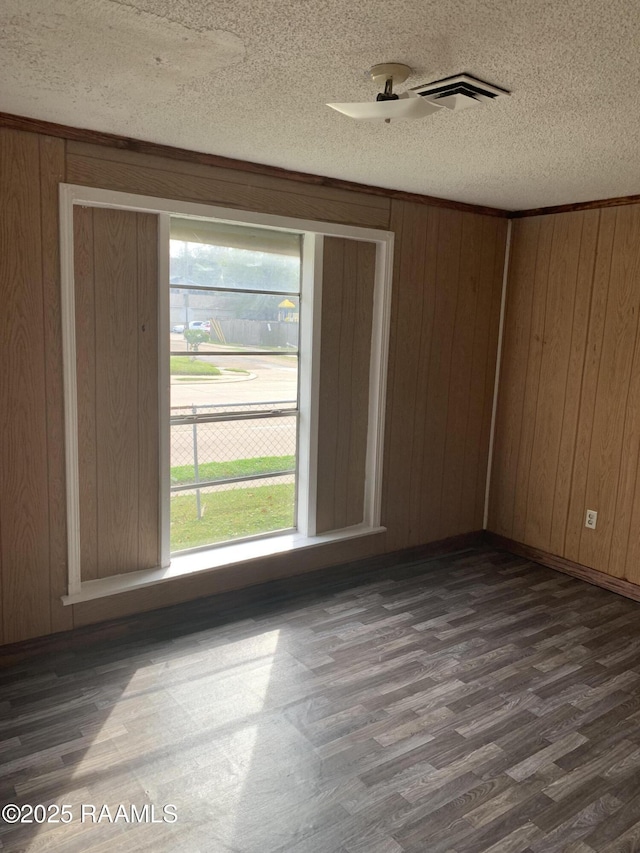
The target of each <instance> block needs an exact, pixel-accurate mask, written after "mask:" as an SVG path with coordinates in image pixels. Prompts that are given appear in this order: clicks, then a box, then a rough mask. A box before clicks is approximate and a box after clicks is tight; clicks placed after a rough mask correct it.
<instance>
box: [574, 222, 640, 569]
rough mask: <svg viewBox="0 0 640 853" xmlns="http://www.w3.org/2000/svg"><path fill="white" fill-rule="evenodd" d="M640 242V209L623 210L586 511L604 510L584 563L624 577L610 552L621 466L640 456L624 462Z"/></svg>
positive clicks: (585, 539) (585, 541)
mask: <svg viewBox="0 0 640 853" xmlns="http://www.w3.org/2000/svg"><path fill="white" fill-rule="evenodd" d="M639 238H640V207H639V206H638V205H630V206H628V207H619V208H618V209H617V211H616V226H615V236H614V241H613V253H612V256H611V266H610V273H609V291H608V300H607V310H606V318H605V324H604V338H603V345H602V355H601V358H600V368H599V372H598V385H597V389H596V406H595V412H594V417H593V433H592V439H591V451H590V454H589V473H588V476H587V490H586V495H585V501H586V508H589V509H595V510H597V511H598V527H597V530H595V531H592V530H587V529H586V528H583V530H582V537H581V539H580V552H579V560H578V562H580V563H583V564H584V565H587V566H590V567H592V568H594V569H598V570H599V571H605V572H608V573H609V574H615V575H620V576H621V575H622V574H623V571H624V561H622V562H621V563H618V564H617V565H615V566H614V565H613V564H611V563H610V562H609V552H610V548H611V537H612V535H613V526H614V516H615V511H616V493H617V488H618V480H619V478H620V473H621V466H622V465H623V466H624V467H625V468H626V466H628V465H630V464H633V462H634V461H635V463H636V465H637V455H636V454H635V453H634V456H633V458H632V459H628V458H626V459H624V460H623V459H622V445H623V435H624V428H625V411H626V408H627V403H628V397H629V383H630V379H631V365H632V362H633V352H634V346H635V338H636V332H637V326H638V309H639V308H640V287H638V279H639V276H640V240H639ZM633 435H634V433H633V428H632V437H633ZM636 435H637V433H636ZM625 480H626V477H625Z"/></svg>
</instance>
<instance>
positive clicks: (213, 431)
mask: <svg viewBox="0 0 640 853" xmlns="http://www.w3.org/2000/svg"><path fill="white" fill-rule="evenodd" d="M170 236H171V244H170V245H171V249H170V255H171V261H170V301H169V329H168V330H167V332H168V333H169V335H170V389H171V392H170V396H171V417H170V423H171V425H170V434H171V438H170V447H171V487H170V488H171V521H170V525H171V536H170V540H171V551H172V552H174V553H175V552H177V551H184V550H188V549H192V548H202V547H206V546H208V545H213V544H216V543H221V542H226V541H230V540H235V539H242V538H247V537H251V536H259V535H264V534H267V533H273V532H275V531H281V530H291V529H293V528H295V526H296V488H297V447H298V428H297V427H298V416H299V370H298V352H299V346H300V340H299V329H300V322H299V320H300V308H301V306H300V282H301V235H299V234H295V233H290V232H282V231H271V230H267V229H257V228H252V227H248V226H246V227H245V226H239V225H226V224H223V223H218V222H212V221H207V220H202V219H189V218H184V217H172V218H171V231H170Z"/></svg>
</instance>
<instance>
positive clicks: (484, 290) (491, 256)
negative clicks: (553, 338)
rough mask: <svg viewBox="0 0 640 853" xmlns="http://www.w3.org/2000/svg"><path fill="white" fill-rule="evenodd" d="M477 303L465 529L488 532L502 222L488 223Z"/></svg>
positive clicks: (463, 502) (462, 517)
mask: <svg viewBox="0 0 640 853" xmlns="http://www.w3.org/2000/svg"><path fill="white" fill-rule="evenodd" d="M480 228H481V241H480V255H479V262H478V265H479V270H480V275H479V281H478V285H477V286H478V293H477V297H476V307H475V318H474V321H473V322H474V331H473V353H472V372H471V382H470V385H469V392H468V393H469V409H468V413H467V427H466V432H465V446H464V472H465V480H464V483H463V488H462V495H461V502H460V518H459V524H460V525H461V526H462V527H463V528H464V529H466V530H475V529H480V528H481V527H482V522H483V516H484V500H485V486H486V474H487V457H488V450H489V430H490V427H491V409H492V403H493V391H494V380H495V368H496V348H497V347H496V344H497V338H498V325H499V322H500V301H501V297H502V272H503V265H504V252H505V242H506V233H505V229H504V227H502V226H501V224H500V223H499V222H497V221H496V222H491V221H490V220H489V218H488V217H483V219H482V222H481V225H480Z"/></svg>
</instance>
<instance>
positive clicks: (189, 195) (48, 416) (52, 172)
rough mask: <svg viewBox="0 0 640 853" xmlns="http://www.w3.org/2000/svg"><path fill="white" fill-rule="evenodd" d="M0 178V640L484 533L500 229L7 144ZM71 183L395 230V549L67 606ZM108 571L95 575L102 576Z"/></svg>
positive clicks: (389, 512)
mask: <svg viewBox="0 0 640 853" xmlns="http://www.w3.org/2000/svg"><path fill="white" fill-rule="evenodd" d="M0 179H1V181H2V198H3V209H2V216H1V217H0V268H1V275H2V279H1V280H2V294H3V312H2V315H1V317H0V327H1V336H0V348H1V351H2V355H3V361H2V364H3V376H4V377H5V379H4V381H3V382H2V385H1V389H0V418H2V442H1V444H2V449H1V450H0V454H1V456H0V541H1V544H0V559H1V565H0V581H1V595H2V613H3V616H4V625H3V628H2V634H1V640H2V641H3V642H5V643H6V642H12V641H16V640H20V639H25V638H28V637H33V636H38V635H43V634H47V633H50V632H52V631H59V630H63V629H65V628H68V627H71V626H72V625H73V624H75V625H79V624H86V623H88V622H95V621H99V620H101V619H107V618H111V617H114V616H119V615H124V614H127V613H134V612H136V611H141V610H147V609H151V608H153V607H160V606H163V605H166V604H170V603H172V602H178V601H184V600H187V599H189V598H194V597H197V596H198V595H207V594H211V593H213V592H215V591H216V590H222V589H229V588H233V586H234V585H236V586H241V585H244V584H247V583H255V582H258V581H261V580H266V579H269V578H274V577H280V576H285V575H291V574H296V573H299V572H301V571H309V570H311V569H314V568H320V567H322V566H328V565H331V564H335V563H339V562H344V561H349V560H354V559H358V558H360V557H363V556H366V555H373V554H380V553H383V552H385V551H391V550H396V549H399V548H403V547H406V546H410V545H416V544H422V543H427V542H430V541H435V540H437V539H440V538H443V537H445V536H449V535H454V534H457V533H465V532H469V531H471V530H474V529H478V528H479V527H480V526H481V522H482V502H483V495H484V482H485V470H486V458H487V448H488V435H489V427H490V414H491V397H492V391H493V369H494V362H495V352H496V337H497V326H498V313H499V302H500V283H501V275H502V262H503V247H504V240H505V232H506V220H505V219H501V218H498V217H494V216H485V215H480V214H473V213H468V212H466V211H456V210H450V209H444V208H439V207H430V206H426V205H421V204H415V203H410V202H405V201H400V200H394V201H393V202H391V200H390V199H389V198H385V197H383V196H377V195H369V194H366V193H358V192H352V191H350V190H344V189H335V188H330V187H323V186H317V187H316V186H311V185H308V184H302V183H299V182H296V181H288V180H285V179H282V178H276V177H271V176H262V175H257V174H252V173H247V172H235V171H232V170H226V169H223V168H217V167H213V166H205V165H198V164H191V163H183V162H179V161H176V160H173V159H168V158H164V157H157V156H152V155H147V154H137V153H134V152H125V151H118V150H117V149H113V148H104V147H101V146H99V145H92V144H87V143H76V142H69V141H65V140H63V139H50V138H48V137H45V136H40V135H37V134H30V133H24V132H19V131H14V130H4V129H3V130H0ZM64 180H66V181H67V182H69V183H79V184H86V185H90V186H100V187H104V188H107V189H115V190H125V191H128V192H134V193H143V194H147V195H158V196H163V197H167V198H175V199H190V200H194V201H200V202H206V203H210V204H219V205H226V206H230V207H237V208H243V209H247V210H254V211H258V212H261V211H264V212H268V213H275V214H282V215H287V216H297V217H301V218H307V219H318V220H324V221H332V222H343V223H347V224H354V225H361V226H369V227H376V228H383V229H387V228H390V229H391V230H393V231H395V232H396V246H395V271H394V290H393V301H392V329H391V341H390V362H389V384H388V395H387V428H386V437H385V460H384V478H385V479H384V484H383V488H384V502H383V523H385V524H386V525H387V527H388V533H387V534H386V535H383V534H381V535H378V536H375V537H369V538H364V539H358V540H352V541H350V542H342V543H334V544H332V545H329V546H326V547H322V548H319V549H317V550H315V551H313V552H307V553H305V555H304V558H302V557H301V556H300V555H297V554H294V555H283V556H279V557H274V558H270V559H268V560H264V561H256V562H255V563H251V564H248V565H247V567H246V570H243V571H242V572H234V573H232V574H230V573H228V572H227V573H212V574H205V575H199V576H193V577H189V578H186V579H184V580H177V581H175V582H171V583H168V584H164V585H161V586H158V587H153V588H152V589H145V590H141V591H139V592H135V593H127V594H121V595H117V596H114V597H112V598H108V599H101V600H98V601H95V602H88V603H86V604H82V605H76V606H74V607H63V606H62V604H61V602H60V596H61V595H63V594H64V593H65V592H66V515H65V493H64V428H63V395H62V359H61V329H60V282H59V258H58V227H59V225H58V200H57V192H58V189H57V188H58V183H59V182H60V181H64ZM360 263H363V264H365V265H366V264H367V263H368V261H367V260H366V259H363V258H361V259H359V260H358V264H360ZM344 287H345V290H344V291H343V294H342V296H343V300H346V304H347V305H350V302H349V300H351V298H352V293H351V292H348V291H347V288H348V287H349V284H348V282H346V281H345V284H344ZM343 300H341V301H340V308H339V310H343V307H342V306H343ZM349 310H350V308H349ZM354 343H355V342H354ZM345 345H346V339H345ZM90 352H91V350H90V347H89V345H87V347H85V346H83V348H82V353H81V357H82V356H83V355H84V356H85V357H86V358H90ZM344 382H345V383H346V379H345V380H344ZM359 464H360V463H358V462H356V463H355V465H356V467H357V466H358V465H359ZM349 517H351V516H349ZM332 523H335V521H334V522H332ZM101 571H102V570H101V569H100V568H99V566H98V564H96V574H99V573H100V572H101Z"/></svg>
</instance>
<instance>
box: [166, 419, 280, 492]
mask: <svg viewBox="0 0 640 853" xmlns="http://www.w3.org/2000/svg"><path fill="white" fill-rule="evenodd" d="M296 422H297V418H296V416H295V415H290V416H287V417H282V418H257V419H255V420H254V419H252V420H241V421H223V422H217V423H204V424H203V423H200V424H179V425H175V426H172V427H171V486H172V487H175V486H181V485H185V484H188V483H193V482H196V466H197V469H198V477H197V479H198V480H199V481H201V482H202V481H206V480H222V479H229V478H231V477H247V476H255V475H256V474H265V473H270V472H280V471H294V470H295V467H296Z"/></svg>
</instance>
